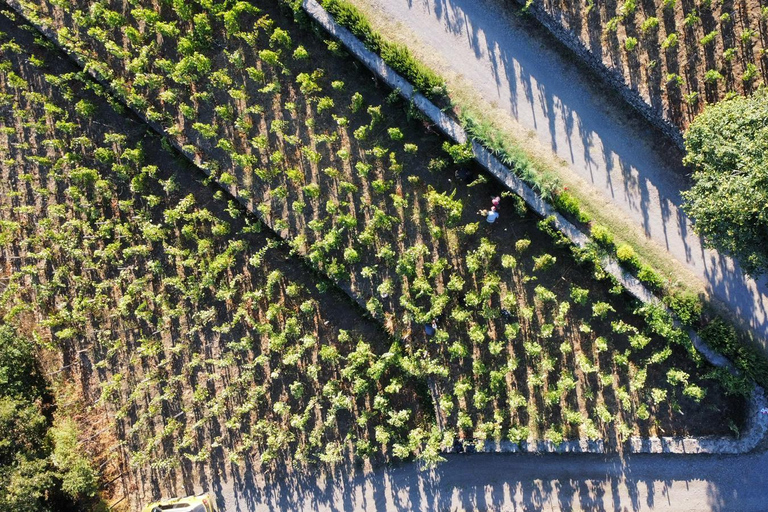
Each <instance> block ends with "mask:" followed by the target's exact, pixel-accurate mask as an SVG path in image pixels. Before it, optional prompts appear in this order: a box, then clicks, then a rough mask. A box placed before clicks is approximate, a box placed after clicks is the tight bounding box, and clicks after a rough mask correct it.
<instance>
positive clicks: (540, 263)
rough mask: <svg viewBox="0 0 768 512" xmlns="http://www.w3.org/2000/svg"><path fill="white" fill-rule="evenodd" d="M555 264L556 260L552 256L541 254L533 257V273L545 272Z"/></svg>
mask: <svg viewBox="0 0 768 512" xmlns="http://www.w3.org/2000/svg"><path fill="white" fill-rule="evenodd" d="M556 262H557V258H555V257H554V256H552V255H551V254H542V255H541V256H534V258H533V270H534V272H538V271H540V270H541V271H547V270H549V269H550V268H552V266H554V264H555V263H556Z"/></svg>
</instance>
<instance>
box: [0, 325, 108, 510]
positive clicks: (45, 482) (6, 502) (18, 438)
mask: <svg viewBox="0 0 768 512" xmlns="http://www.w3.org/2000/svg"><path fill="white" fill-rule="evenodd" d="M51 399H52V397H51V396H50V393H49V390H48V387H47V384H46V382H45V379H44V378H43V377H42V375H41V374H40V371H39V368H38V365H37V362H36V360H35V354H34V349H33V345H32V343H31V342H30V341H29V340H28V339H26V338H24V337H23V336H19V335H18V334H17V333H16V331H15V330H14V329H13V328H11V327H10V326H7V325H0V510H13V511H16V512H26V511H29V512H40V511H46V510H78V509H79V508H80V505H83V504H85V503H86V502H88V501H89V500H91V501H92V498H93V496H94V495H95V494H96V491H97V485H98V481H97V475H96V473H95V471H94V469H93V468H92V467H91V464H90V462H89V460H88V459H87V457H86V456H85V454H84V453H83V451H82V450H81V449H80V447H79V445H78V442H77V440H78V438H77V434H78V431H77V424H76V423H75V422H74V420H72V419H70V418H67V417H59V416H57V417H56V419H55V421H54V419H53V418H52V417H51V416H52V415H51V413H50V411H51V409H53V404H51Z"/></svg>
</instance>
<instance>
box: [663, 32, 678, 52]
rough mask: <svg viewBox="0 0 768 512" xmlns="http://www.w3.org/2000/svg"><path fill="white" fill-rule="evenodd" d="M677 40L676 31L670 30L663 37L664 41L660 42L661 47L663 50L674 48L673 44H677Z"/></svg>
mask: <svg viewBox="0 0 768 512" xmlns="http://www.w3.org/2000/svg"><path fill="white" fill-rule="evenodd" d="M677 41H678V35H677V33H675V32H672V33H671V34H669V35H668V36H667V37H666V39H664V41H662V42H661V48H662V49H663V50H667V49H669V48H674V47H675V46H677Z"/></svg>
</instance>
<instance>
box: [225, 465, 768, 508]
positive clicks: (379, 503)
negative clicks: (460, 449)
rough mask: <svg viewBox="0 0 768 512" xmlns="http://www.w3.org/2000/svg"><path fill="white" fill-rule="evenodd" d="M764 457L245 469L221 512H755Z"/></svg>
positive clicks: (764, 481) (764, 480)
mask: <svg viewBox="0 0 768 512" xmlns="http://www.w3.org/2000/svg"><path fill="white" fill-rule="evenodd" d="M766 458H768V457H766V455H765V454H756V455H748V456H745V457H742V458H739V459H735V458H733V457H725V456H720V457H716V456H695V455H692V456H665V455H647V456H644V455H633V456H631V457H621V456H620V455H530V454H473V455H449V456H448V461H447V462H446V463H444V464H442V465H440V466H439V467H438V468H436V469H434V470H430V471H421V470H419V468H418V467H417V465H416V464H403V465H397V466H391V467H381V468H377V469H367V470H364V469H362V468H361V467H359V466H348V467H346V468H343V469H336V470H335V471H333V472H325V471H321V470H319V469H315V470H312V469H310V470H306V471H292V470H286V471H285V472H284V473H281V474H263V473H253V472H252V468H247V469H245V470H244V471H243V472H242V473H241V475H240V476H236V477H235V478H234V479H233V480H232V481H231V485H225V486H224V489H223V491H222V493H221V494H219V498H220V500H221V502H222V503H223V504H225V507H226V508H225V510H228V511H229V510H233V511H238V512H245V511H257V510H342V511H353V510H582V509H583V510H606V511H607V510H632V511H640V510H676V511H681V510H723V511H724V510H764V509H765V503H766V500H768V495H767V494H766V488H768V475H766V474H765V473H764V472H763V471H761V470H760V469H759V468H760V466H762V465H763V464H764V463H765V462H766Z"/></svg>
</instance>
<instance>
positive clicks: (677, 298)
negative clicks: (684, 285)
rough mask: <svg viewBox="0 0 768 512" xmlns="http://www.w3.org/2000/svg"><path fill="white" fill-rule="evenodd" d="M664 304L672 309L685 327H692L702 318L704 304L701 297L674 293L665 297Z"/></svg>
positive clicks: (686, 293)
mask: <svg viewBox="0 0 768 512" xmlns="http://www.w3.org/2000/svg"><path fill="white" fill-rule="evenodd" d="M664 304H666V305H667V306H668V307H669V309H671V310H672V311H673V312H674V313H675V315H677V318H679V319H680V321H681V322H682V323H683V325H686V326H689V327H690V326H691V325H692V324H693V323H694V322H696V321H697V320H698V319H699V317H701V311H702V308H703V304H702V302H701V299H699V297H698V296H697V295H696V294H694V293H691V292H674V293H671V294H669V295H666V296H665V297H664Z"/></svg>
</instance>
